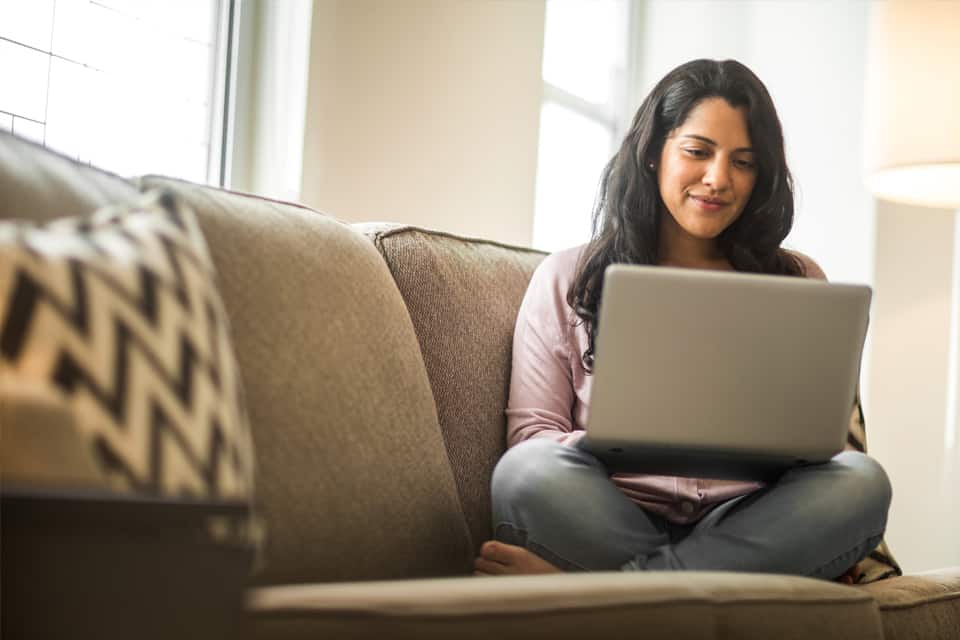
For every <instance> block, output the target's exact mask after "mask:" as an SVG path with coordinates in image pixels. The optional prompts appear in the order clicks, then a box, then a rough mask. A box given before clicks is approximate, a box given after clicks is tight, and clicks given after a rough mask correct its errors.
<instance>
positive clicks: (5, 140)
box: [0, 131, 142, 222]
mask: <svg viewBox="0 0 960 640" xmlns="http://www.w3.org/2000/svg"><path fill="white" fill-rule="evenodd" d="M141 197H142V196H141V194H140V192H139V191H138V190H137V188H136V187H135V186H134V185H132V184H130V183H129V182H127V181H126V180H124V179H123V178H120V177H118V176H115V175H112V174H110V173H107V172H105V171H100V170H99V169H94V168H93V167H90V166H88V165H83V164H80V163H78V162H74V161H73V160H70V159H69V158H67V157H65V156H62V155H59V154H57V153H54V152H52V151H47V150H45V149H43V148H42V147H40V146H39V145H36V144H33V143H32V142H27V141H25V140H21V139H20V138H17V137H15V136H13V135H10V134H9V133H5V132H3V131H0V220H6V219H10V218H23V219H27V220H30V221H32V222H46V221H47V220H53V219H54V218H62V217H64V216H71V215H80V214H85V213H89V212H91V211H94V210H95V209H99V208H100V207H103V206H106V205H110V204H130V203H133V202H136V201H137V200H139V199H140V198H141Z"/></svg>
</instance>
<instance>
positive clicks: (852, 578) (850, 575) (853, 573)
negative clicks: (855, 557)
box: [834, 563, 862, 585]
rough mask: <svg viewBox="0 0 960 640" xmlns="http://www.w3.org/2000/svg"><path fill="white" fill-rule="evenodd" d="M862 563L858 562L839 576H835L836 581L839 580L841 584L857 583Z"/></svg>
mask: <svg viewBox="0 0 960 640" xmlns="http://www.w3.org/2000/svg"><path fill="white" fill-rule="evenodd" d="M861 573H862V572H861V571H860V564H859V563H857V564H855V565H853V566H852V567H850V568H849V569H847V570H846V572H844V574H843V575H842V576H840V577H839V578H834V582H839V583H840V584H850V585H853V584H857V581H858V580H859V579H860V574H861Z"/></svg>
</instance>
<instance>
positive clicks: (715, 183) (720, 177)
mask: <svg viewBox="0 0 960 640" xmlns="http://www.w3.org/2000/svg"><path fill="white" fill-rule="evenodd" d="M703 184H705V185H707V186H708V187H710V188H711V189H713V190H715V191H723V190H724V189H727V188H728V187H729V186H730V167H729V166H728V163H727V162H726V160H721V159H720V158H715V159H714V161H713V162H711V163H710V164H709V166H708V167H707V171H706V173H704V174H703Z"/></svg>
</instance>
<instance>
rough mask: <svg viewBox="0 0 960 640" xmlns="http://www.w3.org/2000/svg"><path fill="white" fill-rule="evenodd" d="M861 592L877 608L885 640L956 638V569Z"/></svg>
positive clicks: (959, 586)
mask: <svg viewBox="0 0 960 640" xmlns="http://www.w3.org/2000/svg"><path fill="white" fill-rule="evenodd" d="M861 589H862V590H863V591H864V592H866V593H869V594H870V595H871V596H873V597H874V598H875V599H876V601H877V604H878V605H879V608H880V614H881V620H882V622H883V632H884V638H886V640H956V639H957V638H960V567H952V568H949V569H940V570H938V571H929V572H926V573H916V574H913V575H906V576H902V577H899V578H891V579H889V580H882V581H880V582H875V583H873V584H869V585H865V586H863V587H861Z"/></svg>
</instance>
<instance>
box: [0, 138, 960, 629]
mask: <svg viewBox="0 0 960 640" xmlns="http://www.w3.org/2000/svg"><path fill="white" fill-rule="evenodd" d="M154 188H162V189H165V190H168V191H169V192H172V193H173V194H175V195H176V196H177V197H178V198H180V199H181V200H182V201H183V202H185V203H187V204H188V205H189V206H191V207H192V208H193V209H194V210H195V212H196V213H197V216H198V218H199V221H200V226H201V228H202V230H203V234H204V236H205V238H206V240H207V242H208V244H209V247H210V251H211V254H212V258H213V262H214V264H215V266H216V270H217V272H218V275H219V286H220V291H221V293H222V296H223V300H224V303H225V306H226V309H227V312H228V314H229V317H230V324H231V332H232V338H233V345H234V348H235V351H236V356H237V360H238V362H239V368H240V372H241V375H242V379H243V385H244V388H245V393H246V405H247V411H248V414H249V418H250V422H251V425H252V436H253V443H254V448H255V454H256V460H257V472H256V493H255V501H254V506H253V509H254V512H255V513H256V516H257V518H258V519H259V522H261V523H262V525H263V531H264V535H263V536H262V539H261V540H260V545H259V550H258V551H257V552H256V554H255V555H254V553H253V550H250V549H248V550H245V551H244V552H242V553H234V554H232V555H230V554H227V555H228V556H229V557H224V558H222V559H214V560H211V561H210V563H205V562H203V561H201V560H198V558H201V559H202V558H204V557H205V556H204V555H203V554H204V553H206V552H205V551H204V549H206V547H203V546H202V545H201V548H200V550H199V551H198V550H197V546H196V544H194V543H195V542H196V541H193V542H192V543H191V544H193V546H192V547H190V550H189V554H188V555H187V556H184V555H183V554H184V553H186V552H185V551H184V549H185V547H183V546H180V547H178V546H176V545H174V544H173V543H171V542H170V541H169V540H168V539H167V538H169V536H172V535H173V534H174V533H175V528H169V527H165V526H156V527H153V528H152V530H150V531H140V532H139V533H138V534H137V535H136V536H133V537H131V536H126V537H123V539H122V540H123V543H122V544H109V545H103V544H102V545H100V546H97V545H96V544H95V540H96V539H101V540H102V535H107V533H104V532H101V533H100V534H98V535H96V536H92V537H91V536H89V535H82V534H81V532H80V531H79V529H78V530H72V529H71V526H72V525H71V524H70V523H76V522H80V521H81V520H83V519H82V518H81V519H80V520H76V519H71V517H72V516H71V517H67V518H66V519H64V516H63V515H62V510H63V508H64V507H63V506H62V504H69V505H73V506H72V507H70V508H69V509H67V511H68V512H69V513H74V514H76V513H78V512H81V513H88V514H90V513H96V514H101V515H96V516H95V517H92V519H95V520H96V521H97V522H104V521H110V522H112V523H113V524H111V525H110V527H109V532H111V535H113V534H116V531H119V530H122V529H123V528H124V526H125V525H124V523H123V522H122V520H123V518H122V517H117V516H113V518H112V520H111V517H110V515H109V514H110V513H111V506H110V504H109V500H106V501H104V500H103V499H101V498H102V496H100V497H97V496H99V494H95V496H94V497H95V498H96V499H94V500H93V503H95V504H93V503H90V492H89V491H88V492H86V493H84V492H80V495H79V497H78V496H76V495H74V496H71V494H70V492H69V491H66V492H58V491H50V490H47V491H46V493H45V494H44V496H43V497H44V498H45V500H46V502H43V500H41V502H43V505H46V506H43V505H39V506H37V503H36V502H35V501H36V500H37V498H36V496H34V497H33V498H31V497H30V496H27V498H24V497H23V496H11V495H10V493H9V492H8V491H7V492H5V493H4V494H3V495H4V518H3V526H4V539H5V544H4V547H5V548H6V549H7V550H9V549H10V548H11V544H8V543H6V542H7V541H8V540H13V539H15V538H14V537H13V535H14V532H13V527H14V524H16V523H22V527H25V529H24V528H21V529H19V531H21V537H20V538H16V539H22V540H25V541H28V543H25V545H26V546H22V547H16V549H17V552H16V557H15V558H14V557H13V554H14V552H13V551H9V553H6V554H5V555H4V559H3V566H2V568H3V577H4V583H3V586H2V591H3V594H4V602H5V604H7V606H5V608H4V610H3V612H2V616H3V624H4V628H5V631H7V632H10V633H11V635H10V636H9V637H17V635H18V634H25V633H27V632H28V631H29V630H30V629H43V630H44V633H43V634H39V635H38V636H37V637H39V636H41V635H50V636H58V635H59V636H62V637H65V636H68V635H69V636H70V637H85V636H86V637H108V636H109V635H110V634H109V633H107V631H106V630H107V629H108V628H113V627H110V623H108V619H110V618H113V617H119V618H124V616H126V619H125V622H123V624H120V623H117V624H118V625H119V626H118V627H117V626H116V625H114V626H115V627H116V628H118V629H123V628H125V629H127V630H129V629H137V628H139V632H138V635H139V636H140V637H163V636H164V635H167V637H170V634H172V633H176V635H178V636H180V637H206V638H210V637H215V636H217V635H222V636H226V637H249V638H446V637H457V638H485V639H486V638H491V637H497V638H508V637H509V638H513V637H517V638H521V637H522V638H551V639H558V638H584V637H627V636H630V637H643V638H665V639H666V638H669V639H670V640H681V639H685V638H698V639H717V640H719V639H727V638H730V639H732V638H778V639H787V638H843V639H852V638H864V639H868V638H871V639H873V638H876V639H880V638H886V639H887V640H904V639H917V640H919V639H924V640H934V639H941V640H947V639H950V638H960V567H954V568H948V569H943V570H941V571H936V572H931V573H924V574H917V575H905V576H901V577H894V578H889V579H885V580H881V581H878V582H874V583H872V584H867V585H859V586H846V585H841V584H838V583H831V582H825V581H818V580H813V579H807V578H800V577H792V576H782V575H760V574H737V573H716V572H714V573H708V572H683V573H657V572H654V573H594V574H565V575H561V576H524V577H515V578H478V577H473V576H472V575H471V571H472V559H473V557H474V555H475V554H476V551H477V549H478V547H479V544H480V543H481V542H483V541H484V540H485V539H487V538H488V537H489V535H490V531H491V522H490V519H491V517H490V508H489V507H490V495H489V478H490V474H491V471H492V469H493V466H494V465H495V463H496V461H497V459H498V457H499V456H500V455H501V454H502V452H503V450H504V427H505V424H504V417H503V408H504V406H505V404H506V400H507V391H508V383H509V372H510V367H509V363H510V348H511V335H512V330H513V324H514V320H515V317H516V312H517V308H518V306H519V304H520V300H521V298H522V296H523V293H524V290H525V287H526V284H527V282H528V279H529V278H530V275H531V273H532V271H533V269H534V268H535V267H536V265H537V264H538V263H539V261H540V260H541V259H542V258H543V254H542V253H540V252H537V251H533V250H530V249H527V248H521V247H512V246H507V245H503V244H498V243H496V242H490V241H486V240H481V239H472V238H464V237H458V236H455V235H451V234H447V233H441V232H437V231H431V230H428V229H420V228H416V227H410V226H404V225H394V224H382V223H369V224H361V225H349V224H345V223H343V222H340V221H338V220H336V219H335V218H333V217H330V216H328V215H323V214H321V213H318V212H316V211H314V210H311V209H309V208H307V207H305V206H302V205H298V204H295V203H287V202H278V201H275V200H269V199H266V198H261V197H257V196H252V195H247V194H241V193H234V192H230V191H225V190H219V189H215V188H211V187H206V186H201V185H196V184H191V183H188V182H183V181H180V180H174V179H170V178H165V177H159V176H146V177H141V178H139V179H134V180H125V179H122V178H119V177H117V176H114V175H111V174H108V173H106V172H103V171H99V170H97V169H94V168H91V167H89V166H85V165H82V164H78V163H76V162H74V161H72V160H70V159H68V158H65V157H62V156H60V155H58V154H56V153H53V152H50V151H47V150H44V149H42V148H40V147H39V146H36V145H34V144H32V143H28V142H25V141H22V140H19V139H16V138H14V137H12V136H10V135H6V134H0V219H9V218H24V217H26V218H29V219H31V220H35V221H46V220H50V219H54V218H57V217H61V216H66V215H73V214H81V213H84V212H88V211H92V210H94V209H96V208H98V207H101V206H104V205H107V204H112V203H123V202H130V201H133V200H135V199H136V198H138V197H139V196H140V193H141V191H143V190H145V189H154ZM384 215H385V216H389V215H390V212H389V211H387V212H384ZM8 401H9V398H8ZM41 413H42V412H41ZM28 414H29V415H34V417H33V418H31V424H33V422H34V421H35V422H36V423H37V424H40V423H42V422H44V421H45V420H47V421H49V420H50V418H49V416H48V417H47V418H44V417H42V416H41V417H39V418H37V417H36V415H35V413H34V414H30V412H29V411H27V410H24V411H20V412H17V411H8V412H7V413H6V414H5V415H6V416H7V419H6V420H5V422H6V423H7V424H6V426H7V427H9V426H10V424H11V421H13V420H16V419H17V416H23V415H28ZM894 489H895V490H896V488H894ZM51 499H52V503H51ZM31 500H33V502H32V501H31ZM85 501H86V502H85ZM88 503H89V504H92V506H89V507H88V506H84V505H87V504H88ZM51 504H53V506H52V507H51V506H50V505H51ZM57 505H60V506H57ZM43 509H47V510H50V509H52V510H53V511H54V512H57V513H60V514H61V515H60V516H56V517H49V518H42V517H33V516H32V514H35V513H39V510H43ZM70 509H72V511H71V510H70ZM201 512H202V509H201ZM114 513H118V514H124V513H130V512H128V511H124V510H123V509H119V510H115V511H114ZM18 514H19V515H18ZM24 514H26V516H24ZM144 517H148V516H144ZM18 518H19V519H18ZM101 518H104V519H106V520H103V519H101ZM76 526H77V527H82V524H77V525H76ZM131 526H132V525H131ZM116 535H119V534H116ZM38 541H42V543H41V542H38ZM44 545H45V546H44ZM54 550H55V551H56V553H55V554H54ZM894 551H895V549H894ZM211 553H212V552H211ZM51 554H53V555H51ZM54 555H55V557H56V558H57V560H56V562H53V561H50V560H49V558H50V557H54ZM94 556H95V557H96V564H95V565H93V564H89V563H88V564H86V565H84V564H83V562H84V561H85V558H88V557H94ZM184 557H189V558H190V560H185V559H184ZM72 562H75V563H79V564H76V566H75V567H74V568H73V569H72V570H71V569H69V567H70V566H72V565H71V563H72ZM92 562H93V561H91V563H92ZM218 563H219V564H218ZM91 566H96V567H99V568H98V569H91V568H90V567H91ZM24 567H30V569H29V570H28V569H26V568H24ZM65 567H68V568H65ZM78 567H82V568H78ZM132 567H136V570H134V569H133V568H132ZM124 568H130V569H129V570H128V571H127V572H126V573H125V574H124V573H123V569H124ZM111 571H114V573H111ZM116 572H120V573H116ZM28 574H29V576H30V577H29V585H27V582H28V577H27V575H28ZM67 574H69V575H67ZM163 580H167V581H170V580H172V581H174V582H170V583H169V584H177V585H180V586H179V587H177V588H173V587H169V586H168V588H165V589H164V590H162V592H161V591H157V584H158V583H159V582H160V581H163ZM118 581H119V582H121V583H122V585H123V586H122V588H117V583H118ZM38 585H40V586H38ZM54 585H59V586H58V587H57V588H54ZM43 589H46V591H44V590H43ZM98 592H109V593H110V595H109V596H108V597H102V598H100V599H98V597H97V593H98ZM120 593H125V594H126V600H124V603H125V604H123V606H112V605H111V604H110V603H111V602H112V601H113V602H116V601H115V600H112V599H114V598H117V597H119V596H118V595H117V594H120ZM131 594H133V595H131ZM15 596H19V597H18V599H17V600H16V602H17V603H18V608H15V609H14V608H11V606H9V602H12V601H13V600H12V599H13V598H14V597H15ZM181 600H182V604H183V608H182V609H180V610H179V613H178V609H177V608H176V607H177V603H178V602H180V601H181ZM125 610H126V611H127V613H124V611H125ZM212 611H219V612H221V613H222V615H219V617H217V616H213V618H216V619H215V620H213V618H210V615H207V614H209V613H210V612H212ZM67 612H69V614H68V613H67ZM204 612H206V613H204ZM204 615H207V618H210V619H203V620H201V619H200V618H203V617H204ZM21 618H22V619H21ZM27 618H30V619H27ZM38 620H40V621H41V622H42V624H41V622H38ZM173 620H176V621H177V622H176V624H175V625H174V626H172V627H171V626H170V625H171V624H173V623H172V622H171V621H173ZM31 625H33V626H31ZM37 625H40V626H37ZM124 625H127V626H126V627H124ZM138 625H139V627H138ZM164 625H167V626H164ZM96 629H99V632H97V631H95V630H96ZM160 629H167V630H169V629H175V630H176V631H175V632H169V633H168V631H163V632H160V631H158V630H160Z"/></svg>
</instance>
